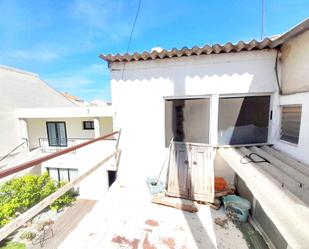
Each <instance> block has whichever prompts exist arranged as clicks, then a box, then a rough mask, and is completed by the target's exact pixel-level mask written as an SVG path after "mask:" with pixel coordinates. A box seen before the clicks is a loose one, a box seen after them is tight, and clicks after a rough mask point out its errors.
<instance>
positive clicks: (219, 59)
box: [110, 50, 277, 182]
mask: <svg viewBox="0 0 309 249" xmlns="http://www.w3.org/2000/svg"><path fill="white" fill-rule="evenodd" d="M275 55H276V52H275V51H273V50H268V51H254V52H241V53H229V54H219V55H205V56H199V57H195V56H193V57H182V58H174V59H164V60H155V61H146V62H131V63H126V66H125V73H124V80H122V79H121V75H122V73H121V69H122V68H123V64H122V63H113V64H111V65H110V69H111V77H112V81H111V85H112V86H111V87H112V100H113V101H112V102H113V107H114V108H115V111H116V115H115V118H114V125H115V129H118V128H121V129H122V135H121V140H120V146H121V148H122V150H123V153H122V157H121V164H120V179H121V180H123V181H124V182H132V181H136V180H137V179H144V178H145V177H146V176H156V175H157V174H158V173H159V171H160V169H161V167H162V164H163V161H164V158H165V156H166V153H167V150H166V148H165V146H164V139H165V134H164V99H163V97H166V96H188V95H208V94H237V93H273V92H275V91H276V90H277V86H276V78H275V73H274V66H275Z"/></svg>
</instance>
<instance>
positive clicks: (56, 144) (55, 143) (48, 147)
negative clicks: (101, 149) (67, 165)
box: [39, 138, 92, 154]
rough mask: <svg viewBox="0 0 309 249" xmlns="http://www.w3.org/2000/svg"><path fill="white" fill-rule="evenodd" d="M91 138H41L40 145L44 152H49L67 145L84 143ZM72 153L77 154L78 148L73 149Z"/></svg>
mask: <svg viewBox="0 0 309 249" xmlns="http://www.w3.org/2000/svg"><path fill="white" fill-rule="evenodd" d="M90 140H92V138H67V139H50V138H39V146H40V148H41V151H42V152H47V153H49V152H55V151H59V150H63V149H65V148H67V147H72V146H75V145H78V144H82V143H84V142H86V141H90ZM72 153H73V154H75V153H76V150H73V151H72Z"/></svg>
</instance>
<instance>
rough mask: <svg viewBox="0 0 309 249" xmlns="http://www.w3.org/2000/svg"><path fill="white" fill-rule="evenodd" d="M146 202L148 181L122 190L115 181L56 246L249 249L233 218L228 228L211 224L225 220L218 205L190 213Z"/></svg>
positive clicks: (136, 248) (114, 248)
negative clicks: (219, 218)
mask: <svg viewBox="0 0 309 249" xmlns="http://www.w3.org/2000/svg"><path fill="white" fill-rule="evenodd" d="M150 200H151V196H150V195H149V192H148V189H147V186H146V184H145V186H144V185H143V186H139V187H130V188H126V187H121V186H119V185H118V184H117V183H115V184H114V185H113V186H112V188H111V189H110V191H109V192H108V193H107V194H106V195H105V196H104V197H103V198H102V199H100V200H99V201H98V202H97V203H96V205H95V206H94V207H93V208H92V210H91V211H90V212H89V213H87V214H86V215H85V216H84V217H83V218H82V220H81V221H80V222H79V223H78V224H77V225H76V227H75V229H73V230H72V231H71V233H70V234H69V235H68V236H66V238H63V240H62V243H61V244H60V245H59V247H58V248H61V249H70V248H74V249H78V248H87V249H88V248H89V249H90V248H107V249H109V248H110V249H116V248H132V249H138V248H143V249H156V248H158V249H161V248H162V249H164V248H166V249H173V248H175V249H178V248H179V249H185V248H187V249H195V248H199V249H201V248H226V249H228V248H233V249H244V248H248V246H247V244H246V241H245V239H244V238H243V237H242V234H241V232H240V231H239V230H238V229H237V228H236V227H235V226H234V225H233V224H232V223H231V222H229V223H228V227H227V228H222V227H220V226H218V225H216V224H215V223H214V222H213V221H214V219H215V218H216V217H222V218H225V214H224V212H223V210H222V209H220V210H218V211H215V210H212V209H211V208H210V207H209V206H206V205H202V206H201V207H200V211H199V212H198V213H188V212H183V211H181V210H177V209H174V208H170V207H165V206H160V205H156V204H152V203H151V201H150ZM55 236H57V235H56V234H55Z"/></svg>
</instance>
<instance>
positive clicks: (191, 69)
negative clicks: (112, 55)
mask: <svg viewBox="0 0 309 249" xmlns="http://www.w3.org/2000/svg"><path fill="white" fill-rule="evenodd" d="M261 53H263V52H261ZM265 53H266V52H265ZM265 56H266V55H265ZM255 57H257V58H255ZM234 58H235V60H234ZM265 58H266V59H263V60H262V59H261V58H259V57H258V56H255V54H251V53H250V52H243V53H241V55H235V54H228V55H224V54H222V55H220V54H219V55H215V56H213V55H207V56H200V58H199V57H192V58H189V57H188V58H173V59H169V60H164V61H163V60H162V61H161V60H155V61H144V62H131V63H130V64H127V66H126V67H125V73H124V75H123V76H124V77H123V78H124V79H125V81H124V82H127V81H150V80H156V81H169V82H172V83H173V84H174V92H173V94H174V95H178V96H180V95H185V93H186V84H190V89H191V90H192V91H194V90H196V91H197V90H199V91H203V90H204V92H203V93H199V94H208V93H214V92H211V90H216V89H217V90H218V89H220V90H222V91H223V92H225V91H226V90H231V91H232V92H237V91H238V92H239V90H241V91H248V90H250V91H258V90H259V91H261V85H263V86H265V91H267V89H271V90H273V89H272V88H273V84H272V83H273V82H275V79H276V78H275V73H274V69H273V67H274V62H273V60H272V57H268V56H266V57H265ZM274 58H275V54H274ZM233 60H234V61H233ZM213 61H214V62H213ZM231 61H233V62H231ZM176 63H177V64H178V65H179V66H178V65H177V66H175V64H176ZM142 66H143V67H142ZM114 68H115V71H114V72H113V71H112V78H113V79H114V80H116V81H121V80H122V74H121V69H122V68H123V64H120V63H119V64H118V65H116V64H115V65H114ZM117 68H119V69H120V71H118V70H119V69H117ZM112 70H113V69H112ZM196 84H197V85H198V86H197V85H196ZM200 84H202V85H200ZM235 84H237V85H238V87H235ZM258 85H259V86H260V87H259V86H258ZM195 87H198V89H195ZM201 87H202V88H201ZM187 88H188V86H187ZM262 88H263V87H262ZM187 90H188V89H187ZM207 91H208V92H207ZM187 94H188V92H187ZM194 94H196V93H194ZM197 94H198V93H197Z"/></svg>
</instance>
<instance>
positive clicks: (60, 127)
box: [57, 123, 67, 146]
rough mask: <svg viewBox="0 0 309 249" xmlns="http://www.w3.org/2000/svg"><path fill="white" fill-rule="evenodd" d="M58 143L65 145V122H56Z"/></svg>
mask: <svg viewBox="0 0 309 249" xmlns="http://www.w3.org/2000/svg"><path fill="white" fill-rule="evenodd" d="M57 132H58V145H59V146H67V136H66V132H65V123H57Z"/></svg>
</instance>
